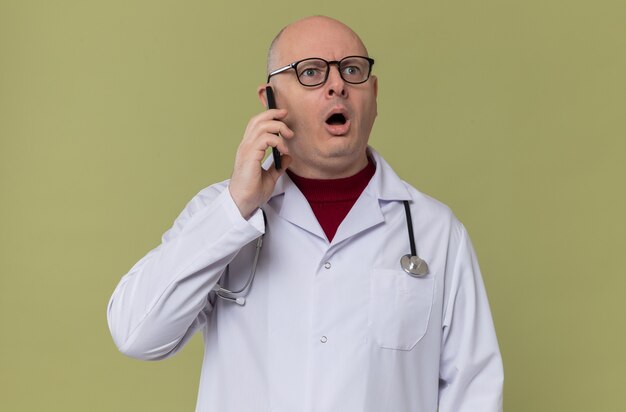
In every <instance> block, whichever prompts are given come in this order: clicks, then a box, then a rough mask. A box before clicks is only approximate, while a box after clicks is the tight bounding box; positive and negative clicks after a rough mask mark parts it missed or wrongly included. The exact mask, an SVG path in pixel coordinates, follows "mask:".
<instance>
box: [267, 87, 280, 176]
mask: <svg viewBox="0 0 626 412" xmlns="http://www.w3.org/2000/svg"><path fill="white" fill-rule="evenodd" d="M265 97H266V99H267V109H268V110H269V109H275V108H276V99H274V90H272V86H266V87H265ZM272 155H273V156H274V166H275V167H276V170H280V152H279V151H278V149H277V148H275V147H272Z"/></svg>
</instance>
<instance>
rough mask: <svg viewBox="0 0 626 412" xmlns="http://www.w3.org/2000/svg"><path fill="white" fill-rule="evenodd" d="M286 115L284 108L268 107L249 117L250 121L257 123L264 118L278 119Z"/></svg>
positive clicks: (264, 119)
mask: <svg viewBox="0 0 626 412" xmlns="http://www.w3.org/2000/svg"><path fill="white" fill-rule="evenodd" d="M285 116H287V110H286V109H269V110H265V111H264V112H261V113H259V114H257V115H256V116H254V117H253V118H252V119H250V121H251V122H254V123H258V122H263V121H266V120H274V119H276V120H280V119H283V118H284V117H285Z"/></svg>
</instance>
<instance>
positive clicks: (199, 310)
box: [107, 187, 265, 360]
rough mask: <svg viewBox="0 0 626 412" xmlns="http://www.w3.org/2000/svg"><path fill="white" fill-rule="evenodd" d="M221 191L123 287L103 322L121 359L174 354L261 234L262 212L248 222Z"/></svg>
mask: <svg viewBox="0 0 626 412" xmlns="http://www.w3.org/2000/svg"><path fill="white" fill-rule="evenodd" d="M221 189H222V190H221V191H220V188H214V187H211V188H208V189H205V190H204V191H202V192H200V194H198V195H197V196H196V197H195V198H194V199H193V200H192V201H191V202H189V204H188V205H187V207H186V208H185V210H183V212H182V213H181V215H180V216H179V217H178V218H177V219H176V222H175V223H174V226H173V227H172V228H171V229H170V230H169V231H167V232H166V233H165V234H164V235H163V239H162V242H161V244H160V245H159V246H158V247H157V248H155V249H154V250H152V251H151V252H149V253H148V254H147V255H146V256H145V257H144V258H143V259H141V260H140V261H139V262H137V264H135V266H134V267H133V268H132V269H131V270H130V272H128V274H126V275H125V276H124V277H123V278H122V279H121V281H120V283H119V284H118V286H117V288H116V289H115V291H114V293H113V295H112V297H111V299H110V301H109V305H108V309H107V318H108V322H109V329H110V330H111V335H112V337H113V340H114V342H115V344H116V345H117V347H118V348H119V350H120V351H121V352H122V353H124V354H126V355H128V356H131V357H134V358H138V359H145V360H154V359H161V358H164V357H167V356H169V355H171V354H173V353H174V352H176V351H177V350H178V349H179V348H180V347H181V346H182V345H184V343H185V342H186V341H187V340H188V339H189V338H190V336H191V335H192V334H193V333H194V332H195V331H196V330H197V329H199V328H200V327H202V326H203V325H204V324H205V323H206V321H207V312H208V311H209V310H210V309H211V305H210V303H209V302H208V295H209V292H210V291H211V290H212V289H213V287H214V286H215V284H216V283H217V282H218V280H219V277H220V276H221V274H222V272H223V270H224V268H225V267H226V265H227V264H228V263H229V262H230V261H231V260H232V259H233V257H234V256H235V255H236V254H237V252H238V251H239V250H240V249H241V248H242V247H243V246H245V245H246V244H247V243H249V242H251V241H253V240H254V239H256V238H257V237H259V236H260V235H261V234H262V233H263V231H264V230H265V227H264V222H263V216H262V213H261V211H260V210H258V211H257V212H256V213H255V214H254V215H253V216H252V217H251V218H250V219H249V220H245V219H244V218H242V216H241V214H240V213H239V210H238V209H237V206H236V205H235V203H234V201H233V200H232V197H231V196H230V192H229V190H228V188H227V187H222V188H221Z"/></svg>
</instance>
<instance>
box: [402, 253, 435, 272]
mask: <svg viewBox="0 0 626 412" xmlns="http://www.w3.org/2000/svg"><path fill="white" fill-rule="evenodd" d="M400 266H402V269H403V270H404V271H405V272H406V273H408V274H409V275H411V276H414V277H422V276H424V275H426V274H428V264H427V263H426V262H425V261H424V260H423V259H420V258H419V257H417V256H415V255H414V256H411V255H404V256H402V257H401V258H400Z"/></svg>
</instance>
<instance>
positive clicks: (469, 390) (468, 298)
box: [439, 223, 504, 412]
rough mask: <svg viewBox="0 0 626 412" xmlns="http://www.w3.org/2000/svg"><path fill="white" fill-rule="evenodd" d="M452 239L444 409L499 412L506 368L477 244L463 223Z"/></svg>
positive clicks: (443, 360) (443, 370)
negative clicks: (504, 367)
mask: <svg viewBox="0 0 626 412" xmlns="http://www.w3.org/2000/svg"><path fill="white" fill-rule="evenodd" d="M451 239H452V242H451V247H450V250H449V259H448V265H447V266H448V269H447V270H451V273H450V274H446V275H447V279H446V285H445V287H446V288H447V289H448V293H447V294H446V295H447V301H446V305H445V307H444V320H443V335H442V352H441V364H440V379H439V384H440V385H439V412H470V411H472V412H477V411H480V412H499V411H502V389H503V380H504V373H503V368H502V359H501V356H500V350H499V348H498V341H497V338H496V333H495V329H494V325H493V320H492V317H491V312H490V310H489V303H488V301H487V294H486V292H485V287H484V284H483V281H482V277H481V274H480V269H479V267H478V262H477V259H476V255H475V252H474V249H473V247H472V244H471V242H470V239H469V237H468V235H467V232H466V231H465V228H464V227H463V226H462V225H461V224H460V223H458V226H457V227H456V228H455V229H453V233H452V237H451ZM454 244H456V246H454ZM454 249H456V250H454Z"/></svg>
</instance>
